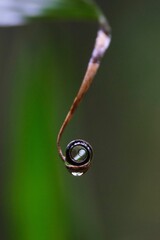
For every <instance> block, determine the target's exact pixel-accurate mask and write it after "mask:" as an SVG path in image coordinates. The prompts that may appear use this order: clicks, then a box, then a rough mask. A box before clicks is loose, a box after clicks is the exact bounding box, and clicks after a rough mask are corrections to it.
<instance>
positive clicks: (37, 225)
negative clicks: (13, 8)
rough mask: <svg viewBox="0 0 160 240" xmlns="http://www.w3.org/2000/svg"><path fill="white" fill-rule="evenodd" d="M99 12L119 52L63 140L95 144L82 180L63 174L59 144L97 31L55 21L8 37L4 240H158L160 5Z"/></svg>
mask: <svg viewBox="0 0 160 240" xmlns="http://www.w3.org/2000/svg"><path fill="white" fill-rule="evenodd" d="M2 2H3V1H2ZM8 2H9V1H8ZM97 3H98V4H99V5H100V6H101V8H102V10H103V12H104V13H105V14H106V15H107V17H108V19H109V22H110V24H111V26H112V35H113V37H112V42H111V46H110V48H109V50H108V52H107V53H106V55H105V57H104V59H103V61H102V64H101V68H100V70H99V72H98V74H97V76H96V79H95V81H94V83H93V85H92V87H91V89H90V90H89V92H88V93H87V96H86V97H85V99H84V101H83V102H82V104H81V105H80V107H79V109H78V111H77V112H76V115H75V117H74V119H73V120H72V122H71V123H70V125H69V126H68V128H67V129H66V132H65V134H64V137H63V141H62V145H63V149H65V146H66V145H67V143H68V142H69V141H71V140H72V139H75V138H82V139H86V140H87V141H89V142H90V143H91V144H92V146H93V148H94V153H95V155H94V161H93V164H92V168H91V169H90V170H89V171H88V172H87V173H86V174H85V175H84V176H82V177H77V178H76V177H73V176H71V175H70V174H69V173H68V172H67V170H66V169H65V167H64V165H63V163H62V162H61V160H60V159H59V156H58V153H57V149H56V136H57V133H58V130H59V128H60V126H61V123H62V121H63V119H64V117H65V115H66V113H67V111H68V109H69V106H70V104H71V102H72V100H73V98H74V97H75V94H76V92H77V90H78V88H79V85H80V83H81V80H82V78H83V75H84V73H85V70H86V66H87V63H88V60H89V57H90V54H91V51H92V47H93V44H94V41H95V37H96V31H97V23H96V22H94V21H86V20H85V21H84V20H83V21H77V20H76V21H75V20H74V19H73V20H72V21H66V20H53V19H52V18H50V19H48V20H47V19H39V20H36V21H32V22H31V23H29V24H27V25H25V26H17V27H5V26H3V27H1V28H0V159H1V161H0V196H1V198H0V199H1V200H0V239H2V240H8V239H9V240H12V239H14V240H15V239H16V240H33V239H34V240H51V239H53V240H72V239H76V240H82V239H83V240H90V239H92V240H97V239H99V240H106V239H110V240H150V239H154V240H159V239H160V174H159V169H160V146H159V143H160V82H159V81H160V66H159V64H160V47H159V43H160V28H159V23H160V14H159V8H160V2H158V1H156V0H154V1H151V0H148V1H143V0H135V1H127V0H122V1H118V0H115V1H110V0H108V1H105V0H98V1H97ZM0 7H1V6H0ZM82 11H83V9H82ZM1 13H2V11H1ZM1 18H2V15H1Z"/></svg>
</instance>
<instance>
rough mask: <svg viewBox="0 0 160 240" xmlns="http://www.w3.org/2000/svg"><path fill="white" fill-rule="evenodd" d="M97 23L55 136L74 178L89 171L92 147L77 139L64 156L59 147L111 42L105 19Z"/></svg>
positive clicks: (101, 18) (62, 157)
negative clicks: (88, 54)
mask: <svg viewBox="0 0 160 240" xmlns="http://www.w3.org/2000/svg"><path fill="white" fill-rule="evenodd" d="M99 23H100V28H99V30H98V32H97V38H96V42H95V46H94V49H93V52H92V55H91V58H90V61H89V63H88V66H87V70H86V73H85V76H84V78H83V81H82V84H81V86H80V88H79V91H78V93H77V95H76V97H75V99H74V101H73V103H72V105H71V107H70V109H69V111H68V114H67V116H66V118H65V120H64V122H63V124H62V126H61V128H60V130H59V133H58V136H57V148H58V152H59V155H60V157H61V159H62V160H63V161H64V163H65V165H66V168H67V169H68V170H69V172H71V173H72V174H73V175H74V176H81V175H82V174H83V173H85V172H86V171H87V170H88V169H89V167H90V163H91V160H92V156H93V151H92V147H91V146H90V144H89V143H88V142H86V141H84V140H79V139H78V140H73V141H71V142H70V143H69V144H68V145H67V148H66V155H63V152H62V149H61V146H60V140H61V137H62V134H63V132H64V129H65V128H66V126H67V125H68V123H69V122H70V120H71V119H72V117H73V114H74V112H75V110H76V109H77V107H78V105H79V104H80V102H81V100H82V99H83V96H84V95H85V94H86V92H87V91H88V89H89V87H90V85H91V83H92V81H93V79H94V77H95V75H96V73H97V70H98V68H99V66H100V62H101V59H102V57H103V55H104V53H105V51H106V50H107V48H108V47H109V45H110V41H111V34H110V26H109V24H108V22H107V21H106V19H105V18H104V17H102V16H101V17H100V18H99Z"/></svg>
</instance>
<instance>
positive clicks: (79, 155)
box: [71, 145, 88, 163]
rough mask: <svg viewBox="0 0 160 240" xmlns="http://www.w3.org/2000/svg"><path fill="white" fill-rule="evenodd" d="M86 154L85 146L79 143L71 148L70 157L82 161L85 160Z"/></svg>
mask: <svg viewBox="0 0 160 240" xmlns="http://www.w3.org/2000/svg"><path fill="white" fill-rule="evenodd" d="M87 156H88V153H87V150H86V148H84V147H83V146H81V145H77V146H75V147H73V148H72V150H71V157H72V158H73V160H74V161H75V162H78V163H82V162H84V161H85V160H86V158H87Z"/></svg>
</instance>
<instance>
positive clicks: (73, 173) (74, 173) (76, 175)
mask: <svg viewBox="0 0 160 240" xmlns="http://www.w3.org/2000/svg"><path fill="white" fill-rule="evenodd" d="M71 174H72V175H73V176H75V177H80V176H82V175H83V172H71Z"/></svg>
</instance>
